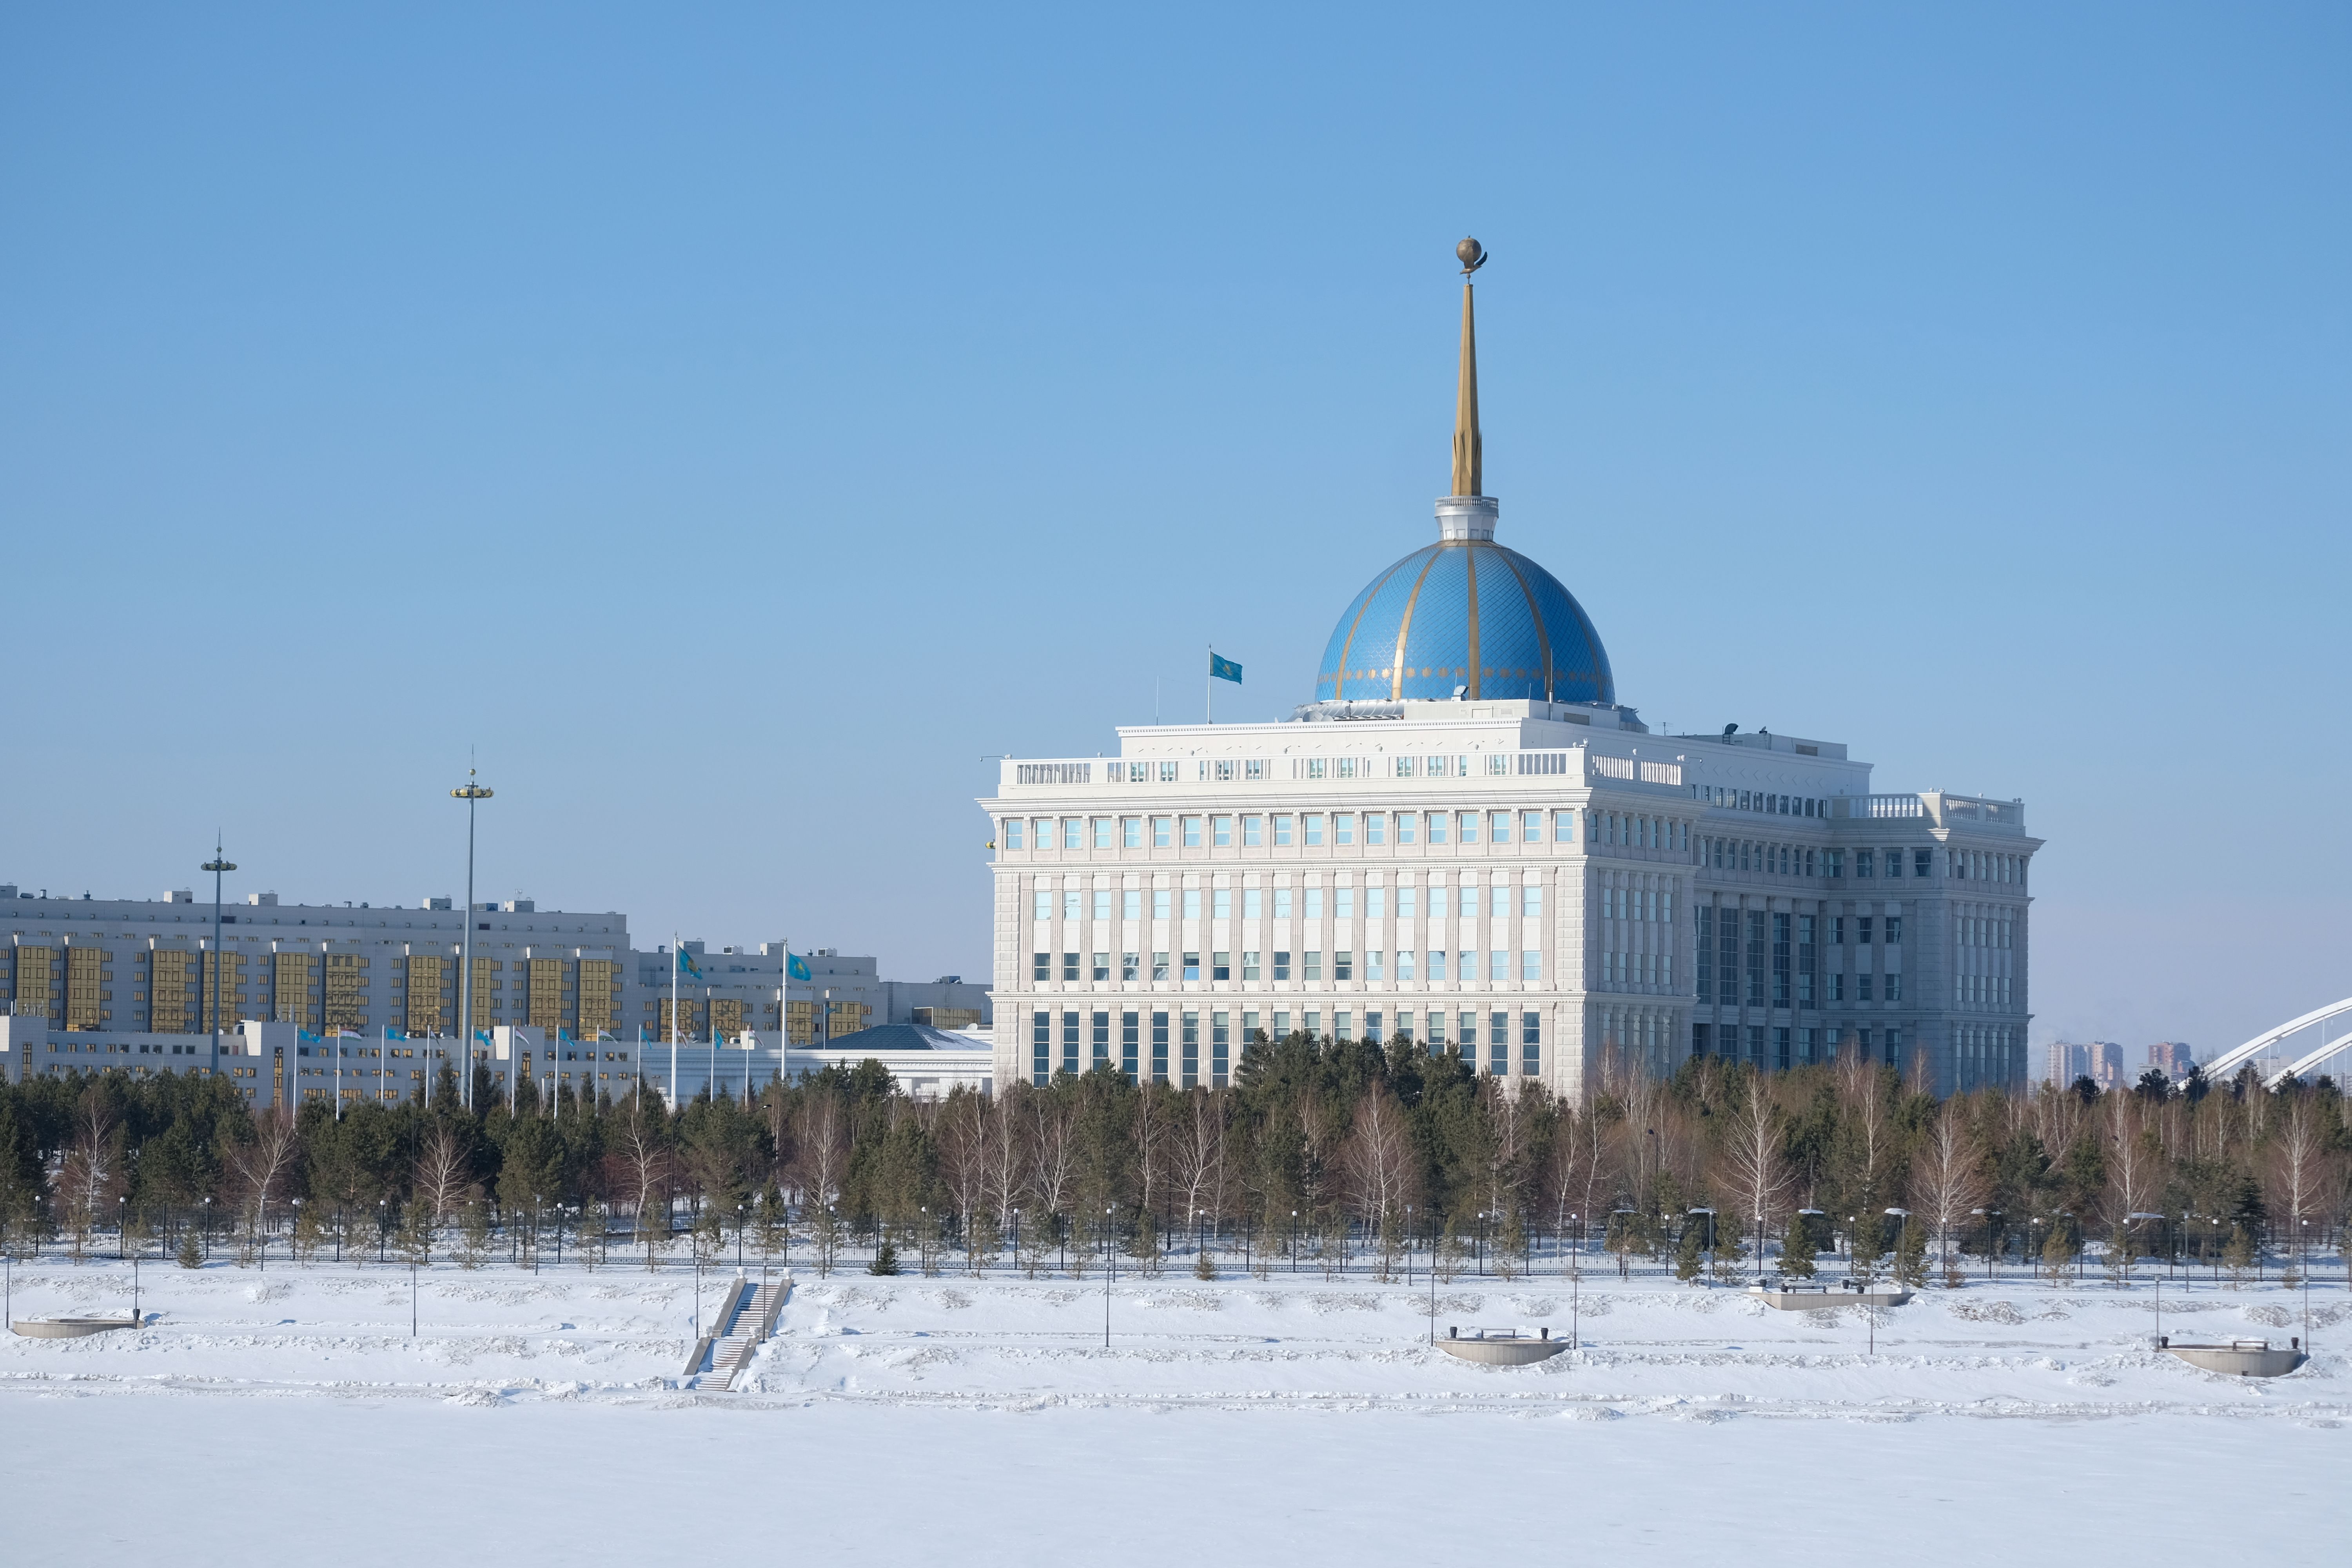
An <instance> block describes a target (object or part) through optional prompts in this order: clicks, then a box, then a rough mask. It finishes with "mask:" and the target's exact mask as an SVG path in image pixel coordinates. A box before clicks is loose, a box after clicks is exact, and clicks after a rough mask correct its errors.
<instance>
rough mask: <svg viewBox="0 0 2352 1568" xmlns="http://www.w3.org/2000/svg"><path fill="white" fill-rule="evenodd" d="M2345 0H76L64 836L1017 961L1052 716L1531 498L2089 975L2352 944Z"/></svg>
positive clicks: (2130, 997)
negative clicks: (1018, 823)
mask: <svg viewBox="0 0 2352 1568" xmlns="http://www.w3.org/2000/svg"><path fill="white" fill-rule="evenodd" d="M2347 56H2352V14H2347V12H2345V11H2344V10H2343V9H2342V8H2340V7H2330V6H2322V5H2308V6H2298V5H2273V6H2267V7H2259V8H2256V7H2239V8H2230V9H2224V8H2219V7H2185V6H2156V5H2112V6H2099V5H2082V6H2071V7H2064V8H2053V7H2042V6H2025V5H2018V6H1999V5H1989V6H1977V7H1970V8H1968V10H1967V11H1966V13H1965V14H1961V13H1957V12H1955V13H1948V14H1941V15H1931V14H1928V13H1927V12H1926V11H1925V10H1922V9H1919V8H1912V9H1910V10H1906V11H1893V12H1891V11H1889V10H1888V9H1887V8H1885V7H1871V6H1860V5H1854V6H1818V5H1817V6H1806V5H1793V6H1780V7H1772V8H1769V9H1766V8H1758V7H1751V6H1729V5H1727V6H1712V7H1711V6H1679V7H1640V8H1634V7H1620V6H1600V5H1583V6H1545V7H1531V8H1514V7H1508V6H1496V7H1486V8H1481V9H1479V10H1476V11H1475V12H1464V11H1460V10H1458V9H1456V10H1446V9H1444V8H1433V7H1394V8H1381V7H1373V6H1364V5H1349V6H1333V7H1328V8H1306V7H1294V8H1288V9H1281V10H1274V9H1269V8H1265V7H1230V8H1215V7H1210V6H1200V5H1195V6H1187V7H1182V8H1173V7H1171V8H1163V9H1160V10H1158V11H1144V10H1132V9H1130V10H1127V11H1116V10H1110V9H1106V8H1098V7H1073V8H1068V9H1061V10H1054V9H1043V8H1039V9H1017V8H1012V7H991V8H986V9H985V10H983V9H982V8H977V7H941V8H939V9H936V10H919V9H901V10H898V11H891V12H883V11H880V10H876V9H866V8H818V7H805V8H798V9H789V10H787V9H770V8H764V7H754V8H730V7H727V6H720V5H711V6H703V7H698V8H692V9H690V10H687V9H682V8H676V7H672V8H659V7H618V6H603V7H599V6H591V5H562V6H554V5H550V6H543V7H538V8H533V7H528V6H509V7H501V8H498V9H497V10H496V11H495V12H490V11H487V10H485V8H481V7H461V6H446V7H438V8H436V7H432V6H425V5H409V6H400V7H390V6H385V7H377V8H373V9H367V8H362V7H331V8H319V7H303V6H292V5H289V6H284V7H275V8H273V7H250V6H247V7H240V6H233V5H226V6H217V7H209V8H204V9H201V10H198V9H192V8H187V7H152V8H144V9H142V8H140V7H135V6H127V7H105V8H100V7H86V6H85V7H40V8H36V7H30V6H20V7H16V8H15V9H14V10H12V11H10V12H9V13H7V14H6V15H5V17H0V203H5V213H6V215H7V225H6V232H7V236H8V238H7V243H6V244H5V246H0V552H5V554H4V555H0V560H5V566H0V584H5V589H6V591H5V602H6V605H7V606H8V607H7V610H6V611H5V625H6V626H7V627H8V630H7V632H6V634H5V637H6V641H7V643H8V645H9V647H10V649H11V652H12V658H10V660H9V671H8V675H7V678H6V680H5V689H6V692H7V697H6V701H5V710H4V711H5V722H6V724H7V729H8V733H9V736H10V740H11V742H12V743H11V745H10V747H9V751H10V753H11V765H10V766H8V767H6V768H5V770H0V820H5V824H6V826H5V832H0V879H14V880H16V881H18V882H21V883H25V884H28V885H31V886H37V887H40V886H46V887H49V888H52V889H59V888H69V889H72V890H74V891H77V892H79V890H81V889H83V888H85V887H86V888H89V889H91V890H93V891H96V892H99V893H100V894H102V895H116V896H122V895H152V894H154V893H158V892H161V891H162V890H163V889H165V888H167V887H171V886H184V885H188V884H190V883H191V882H192V881H193V880H194V865H195V863H196V862H197V861H198V860H201V859H203V858H205V853H204V852H205V850H206V849H207V848H208V847H209V845H210V842H211V834H212V830H213V828H214V826H215V824H218V825H220V826H222V827H223V828H224V829H225V830H226V833H227V835H228V837H229V840H230V847H231V858H234V859H236V860H238V861H239V862H240V863H241V864H242V865H243V866H244V867H245V868H246V869H245V870H243V871H241V872H240V873H239V874H238V878H239V879H240V880H241V881H242V882H243V883H244V884H245V885H246V886H247V888H251V889H263V888H267V889H276V890H278V892H280V893H281V894H282V895H283V896H285V897H287V898H289V899H295V898H312V899H326V898H333V899H341V898H345V897H350V898H355V899H356V898H367V899H370V900H376V901H404V900H410V899H413V898H417V897H421V896H423V895H425V894H427V893H442V892H450V891H453V890H456V889H457V887H458V883H459V879H460V877H461V874H462V859H461V857H462V848H463V844H462V827H461V824H460V823H459V821H458V818H457V808H456V807H455V805H454V803H452V802H450V801H449V800H448V799H447V797H446V790H447V789H448V788H449V787H450V785H452V784H455V783H457V782H458V781H459V779H460V778H461V776H462V774H463V772H464V769H465V766H466V757H467V748H468V747H469V746H471V747H474V748H476V749H477V751H478V753H479V756H480V763H481V767H482V770H483V773H484V774H485V776H486V778H487V779H488V781H489V782H490V783H492V784H494V785H495V786H496V787H497V788H498V790H499V795H498V798H497V800H496V801H495V802H494V803H493V804H492V805H491V806H490V807H489V808H488V813H487V815H486V819H485V831H484V839H483V843H484V849H483V855H482V866H483V888H484V889H485V896H488V895H489V894H492V893H495V894H499V895H502V896H503V895H506V894H508V893H510V892H511V891H513V890H515V889H520V890H522V891H524V892H526V893H528V894H530V895H532V896H535V897H537V898H539V899H540V900H542V901H543V902H547V903H551V904H561V905H564V906H569V907H575V908H582V907H584V908H592V909H602V908H608V907H614V906H617V907H619V908H622V909H625V910H628V911H630V913H631V915H632V917H633V919H634V921H635V926H636V929H637V931H639V933H640V935H641V936H642V937H644V938H646V939H648V940H658V939H663V938H666V937H667V933H668V931H670V930H671V929H672V928H673V926H679V927H682V928H683V929H684V930H685V931H686V933H687V934H688V935H689V936H702V937H704V938H706V939H707V940H709V941H710V942H714V943H720V942H756V941H760V940H764V939H770V938H774V937H777V936H782V935H786V934H789V935H790V936H792V937H793V939H794V940H795V941H796V942H798V943H800V944H802V945H828V946H838V947H840V948H842V949H844V950H847V951H860V952H880V953H881V954H882V955H883V956H884V959H885V963H886V967H887V969H888V970H889V971H890V972H892V973H901V974H908V975H919V976H928V975H929V974H932V973H940V972H942V971H961V972H963V973H968V974H978V973H984V972H985V970H986V967H987V952H988V940H989V933H988V928H987V921H986V904H985V896H986V894H985V890H986V879H985V874H984V871H983V869H982V867H983V855H982V848H981V845H982V840H983V839H984V838H985V837H986V831H985V825H984V823H983V821H982V819H981V817H980V816H979V815H978V813H977V812H976V811H974V810H973V808H972V807H971V804H970V803H971V798H972V797H973V796H974V795H978V794H981V793H983V792H984V791H985V789H986V788H987V787H988V785H989V781H990V779H991V777H992V774H991V773H990V771H989V768H988V766H987V764H984V763H982V762H981V760H980V759H981V757H982V755H983V754H985V753H992V752H1030V753H1039V754H1062V755H1068V754H1087V753H1091V752H1096V751H1098V750H1103V749H1106V748H1108V747H1109V746H1110V745H1111V744H1112V736H1111V733H1110V731H1111V727H1112V726H1113V725H1115V724H1118V723H1123V722H1139V721H1149V720H1150V717H1151V713H1152V700H1153V689H1154V683H1155V681H1164V683H1165V688H1164V689H1165V693H1166V694H1165V696H1164V698H1163V699H1162V702H1163V711H1164V712H1165V713H1166V714H1167V715H1168V716H1170V717H1171V718H1174V717H1191V716H1193V715H1194V714H1196V713H1197V711H1198V708H1197V704H1198V701H1199V692H1200V680H1199V671H1200V666H1201V663H1202V653H1201V649H1202V645H1203V644H1205V643H1207V642H1209V641H1211V640H1213V641H1214V642H1215V643H1216V645H1217V647H1219V648H1220V650H1222V651H1223V652H1225V653H1227V654H1228V655H1230V656H1231V657H1234V658H1239V659H1240V660H1242V661H1243V662H1244V664H1245V665H1246V666H1247V667H1248V670H1249V684H1248V685H1247V686H1246V687H1245V688H1244V689H1243V690H1242V691H1241V692H1239V693H1236V694H1234V695H1233V696H1231V697H1230V698H1228V699H1225V700H1221V704H1220V716H1221V717H1228V718H1270V717H1275V716H1277V715H1279V714H1282V713H1284V712H1286V711H1287V710H1288V709H1289V707H1290V706H1291V705H1292V704H1293V703H1295V702H1297V701H1300V700H1305V699H1306V698H1307V697H1308V696H1310V695H1311V682H1312V677H1313V672H1314V662H1315V658H1316V655H1317V653H1318V651H1319V649H1320V647H1321V644H1322V642H1323V639H1324V638H1325V637H1326V636H1327V635H1328V630H1329V626H1330V622H1331V620H1332V618H1333V617H1334V616H1336V615H1337V614H1338V613H1339V609H1340V608H1341V607H1342V606H1343V605H1345V604H1346V603H1347V602H1348V600H1349V596H1350V595H1352V594H1353V593H1354V592H1355V590H1356V589H1357V588H1358V587H1359V586H1360V585H1361V584H1362V583H1363V582H1364V581H1365V580H1366V579H1367V578H1369V577H1370V574H1372V573H1373V572H1374V571H1375V570H1377V569H1378V568H1379V567H1381V565H1383V564H1385V563H1387V562H1388V561H1390V560H1391V559H1393V558H1394V557H1395V556H1397V555H1399V554H1402V553H1403V552H1405V551H1406V550H1408V549H1411V548H1413V547H1415V546H1417V545H1418V544H1420V543H1421V542H1423V540H1425V539H1426V538H1428V537H1429V536H1430V532H1431V529H1432V524H1431V521H1430V500H1431V499H1432V498H1433V496H1435V495H1436V494H1437V493H1438V492H1439V491H1440V490H1442V489H1444V487H1445V480H1446V477H1447V468H1446V464H1447V433H1448V421H1449V419H1450V415H1451V398H1452V371H1453V353H1454V310H1455V297H1454V278H1453V275H1452V272H1451V269H1450V264H1449V262H1448V260H1447V257H1448V254H1449V251H1450V247H1452V245H1453V242H1454V240H1455V239H1457V238H1459V237H1461V236H1462V235H1463V234H1465V233H1475V234H1476V235H1477V236H1478V237H1480V238H1482V239H1483V240H1485V241H1486V244H1487V246H1488V247H1489V248H1490V249H1491V250H1492V251H1493V252H1494V255H1495V258H1496V260H1495V262H1494V264H1493V265H1492V266H1491V267H1490V268H1488V269H1487V271H1486V273H1485V274H1484V275H1483V278H1484V279H1485V287H1484V288H1483V289H1482V290H1481V295H1480V317H1481V327H1482V342H1481V345H1480V347H1481V363H1482V368H1483V371H1484V375H1485V384H1484V410H1485V421H1486V481H1487V489H1489V490H1490V491H1492V492H1494V493H1496V495H1498V496H1500V497H1501V498H1502V504H1503V513H1502V517H1503V535H1502V537H1503V538H1504V540H1505V542H1509V543H1511V544H1513V545H1515V546H1517V548H1519V549H1521V550H1523V551H1526V552H1528V553H1529V554H1531V555H1533V556H1535V557H1536V558H1537V559H1538V560H1540V561H1542V562H1544V563H1546V564H1547V565H1548V566H1549V567H1550V568H1551V569H1552V570H1553V571H1554V572H1555V573H1556V574H1558V575H1559V577H1560V578H1561V579H1562V580H1563V581H1565V582H1566V583H1567V584H1569V586H1570V588H1571V589H1572V590H1573V591H1574V592H1575V593H1576V594H1577V595H1578V596H1579V597H1580V600H1581V601H1582V603H1583V604H1584V605H1585V607H1586V609H1587V610H1588V612H1589V613H1590V614H1591V616H1592V617H1593V619H1594V620H1595V622H1596V623H1597V624H1598V626H1600V628H1601V633H1602V636H1603V637H1604V638H1605V639H1606V641H1607V644H1608V647H1609V650H1610V653H1611V656H1612V661H1613V663H1614V665H1615V668H1616V672H1617V677H1618V684H1619V690H1620V694H1621V697H1622V699H1623V700H1628V701H1631V702H1633V703H1635V704H1637V705H1639V706H1640V707H1641V708H1642V710H1643V712H1644V714H1645V715H1646V716H1647V717H1648V718H1650V719H1651V720H1652V721H1660V720H1663V721H1668V722H1670V723H1673V724H1675V726H1677V727H1687V728H1719V727H1720V726H1721V725H1722V724H1724V723H1727V722H1734V721H1736V722H1738V723H1740V724H1741V725H1742V726H1743V727H1747V728H1754V727H1757V726H1759V725H1769V727H1771V728H1773V729H1775V730H1780V731H1790V732H1797V733H1804V734H1812V735H1819V736H1822V737H1826V738H1830V739H1836V740H1843V741H1845V742H1849V743H1850V744H1851V745H1852V746H1853V748H1854V752H1855V754H1857V755H1859V756H1864V757H1867V758H1870V759H1872V760H1873V761H1874V762H1875V763H1878V764H1879V772H1878V774H1877V780H1878V784H1879V786H1880V787H1882V788H1888V789H1904V788H1920V787H1942V788H1948V789H1954V790H1961V791H1971V792H1981V793H1985V794H1990V795H2001V796H2010V795H2021V796H2023V797H2025V799H2026V801H2027V810H2028V821H2029V825H2030V826H2032V829H2033V831H2035V832H2036V833H2037V834H2039V835H2041V836H2042V837H2045V838H2047V839H2048V840H2049V847H2048V848H2047V849H2045V850H2044V851H2043V853H2042V858H2041V862H2040V867H2039V876H2038V887H2037V896H2038V900H2039V901H2038V903H2037V905H2036V910H2035V916H2034V918H2035V921H2036V940H2035V947H2034V962H2035V973H2034V976H2033V979H2034V1002H2035V1007H2036V1011H2037V1013H2038V1015H2039V1017H2038V1020H2037V1026H2036V1038H2037V1039H2039V1038H2046V1037H2051V1036H2053V1035H2055V1034H2063V1035H2066V1036H2069V1037H2085V1036H2097V1037H2107V1038H2115V1039H2119V1040H2123V1041H2125V1042H2126V1043H2127V1044H2129V1045H2130V1046H2132V1047H2134V1049H2135V1051H2137V1047H2139V1046H2141V1045H2143V1044H2145V1043H2147V1041H2150V1040H2154V1039H2158V1038H2165V1037H2173V1038H2185V1039H2189V1040H2190V1041H2191V1042H2192V1043H2194V1044H2196V1045H2197V1046H2198V1047H2200V1050H2203V1051H2209V1052H2210V1051H2212V1050H2217V1049H2219V1048H2221V1047H2222V1046H2223V1045H2225V1044H2228V1043H2233V1042H2234V1040H2235V1039H2236V1038H2238V1037H2242V1036H2243V1035H2245V1034H2248V1033H2251V1032H2252V1031H2253V1030H2254V1029H2256V1028H2259V1027H2261V1026H2263V1025H2265V1024H2267V1023H2269V1022H2272V1021H2274V1020H2276V1019H2279V1018H2282V1017H2284V1016H2287V1015H2290V1014H2293V1013H2296V1012H2300V1011H2302V1010H2304V1009H2305V1008H2306V1007H2308V1006H2311V1005H2315V1004H2316V1003H2318V1002H2321V1001H2325V1000H2330V999H2333V998H2334V997H2336V996H2338V995H2341V994H2345V993H2346V992H2347V990H2352V963H2348V962H2347V952H2346V949H2347V941H2346V938H2347V913H2352V910H2347V898H2346V896H2345V894H2344V891H2343V883H2344V877H2343V871H2344V866H2345V863H2346V852H2347V848H2348V847H2352V844H2347V837H2352V830H2347V824H2346V816H2345V813H2343V812H2342V811H2340V810H2338V809H2336V808H2335V806H2334V802H2335V800H2336V797H2337V795H2339V794H2340V791H2341V787H2342V786H2341V781H2342V780H2343V779H2344V778H2345V777H2346V776H2347V763H2352V755H2347V752H2348V751H2352V748H2347V741H2346V739H2345V737H2344V734H2343V730H2344V724H2343V722H2342V721H2343V717H2344V713H2343V710H2344V707H2345V700H2344V689H2345V686H2344V681H2343V679H2342V677H2341V674H2340V670H2341V668H2342V663H2343V660H2342V654H2341V651H2340V650H2341V648H2342V647H2343V634H2342V632H2341V629H2340V626H2341V601H2342V598H2343V589H2342V584H2343V583H2344V582H2345V579H2346V568H2347V542H2346V541H2347V530H2346V527H2345V521H2346V519H2345V513H2346V508H2347V489H2352V485H2347V464H2346V437H2345V432H2346V431H2347V428H2352V421H2347V415H2352V407H2347V404H2352V396H2348V395H2347V394H2348V393H2352V385H2347V380H2348V379H2352V375H2348V374H2347V365H2352V354H2347V348H2352V344H2347V313H2346V301H2347V278H2352V268H2347V204H2346V197H2345V192H2346V191H2347V189H2352V172H2348V171H2347V151H2352V147H2347V142H2352V137H2347V131H2352V123H2347V121H2352V98H2347V94H2346V93H2345V91H2344V90H2343V82H2344V79H2345V74H2346V67H2347Z"/></svg>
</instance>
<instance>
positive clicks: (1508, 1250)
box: [1495, 1206, 1528, 1279]
mask: <svg viewBox="0 0 2352 1568" xmlns="http://www.w3.org/2000/svg"><path fill="white" fill-rule="evenodd" d="M1527 1258H1528V1230H1527V1226H1524V1225H1521V1224H1520V1223H1519V1211H1518V1209H1517V1207H1516V1206H1514V1207H1512V1208H1509V1209H1507V1210H1505V1211H1504V1214H1503V1224H1502V1228H1501V1229H1499V1230H1497V1231H1496V1233H1495V1272H1496V1273H1497V1274H1499V1275H1501V1276H1502V1277H1503V1278H1504V1279H1517V1278H1518V1276H1519V1274H1520V1272H1521V1271H1522V1270H1523V1269H1524V1268H1526V1267H1527Z"/></svg>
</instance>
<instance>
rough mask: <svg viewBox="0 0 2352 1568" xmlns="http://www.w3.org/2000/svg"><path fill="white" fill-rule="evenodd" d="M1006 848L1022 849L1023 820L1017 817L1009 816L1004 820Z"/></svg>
mask: <svg viewBox="0 0 2352 1568" xmlns="http://www.w3.org/2000/svg"><path fill="white" fill-rule="evenodd" d="M1004 847H1006V848H1007V849H1018V848H1020V847H1022V846H1021V819H1020V818H1019V817H1017V816H1008V817H1006V818H1005V819H1004Z"/></svg>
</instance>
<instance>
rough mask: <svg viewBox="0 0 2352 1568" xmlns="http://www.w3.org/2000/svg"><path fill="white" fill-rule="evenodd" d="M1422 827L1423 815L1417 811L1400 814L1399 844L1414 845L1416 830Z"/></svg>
mask: <svg viewBox="0 0 2352 1568" xmlns="http://www.w3.org/2000/svg"><path fill="white" fill-rule="evenodd" d="M1419 826H1421V813H1419V812H1417V811H1400V812H1398V813H1397V819H1396V827H1397V842H1398V843H1400V844H1410V843H1412V841H1413V839H1414V837H1416V834H1415V831H1414V830H1415V829H1416V828H1418V827H1419Z"/></svg>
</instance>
